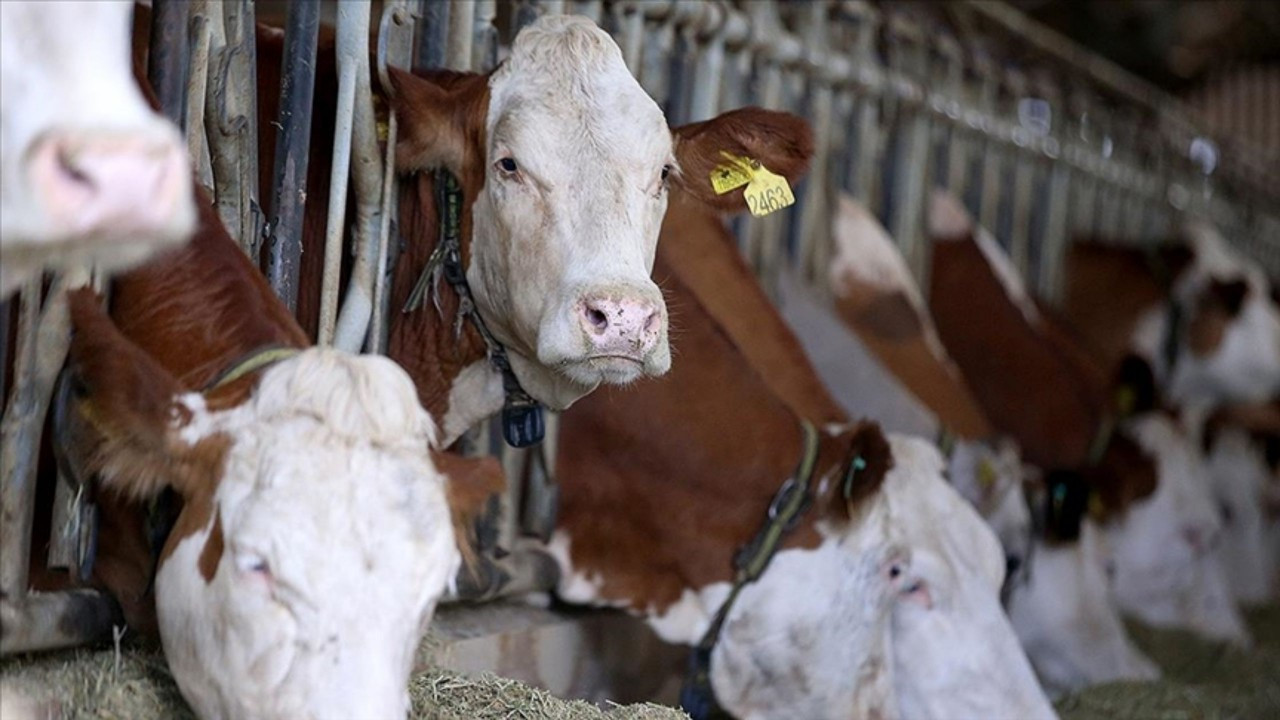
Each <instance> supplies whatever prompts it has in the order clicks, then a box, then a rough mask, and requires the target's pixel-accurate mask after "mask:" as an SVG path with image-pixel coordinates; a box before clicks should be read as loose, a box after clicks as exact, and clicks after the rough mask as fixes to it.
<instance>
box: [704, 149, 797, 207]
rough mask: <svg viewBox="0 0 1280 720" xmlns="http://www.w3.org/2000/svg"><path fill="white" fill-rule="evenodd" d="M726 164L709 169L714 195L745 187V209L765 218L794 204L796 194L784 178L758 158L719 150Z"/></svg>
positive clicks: (743, 192)
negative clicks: (754, 158) (762, 163)
mask: <svg viewBox="0 0 1280 720" xmlns="http://www.w3.org/2000/svg"><path fill="white" fill-rule="evenodd" d="M720 154H721V155H722V156H723V157H724V158H725V160H727V161H728V162H727V163H723V164H720V165H717V166H716V169H715V170H712V171H711V187H712V188H714V189H715V191H716V194H717V195H723V194H725V193H727V192H729V191H730V190H735V189H737V188H740V187H742V186H743V185H746V186H747V189H746V190H743V191H742V196H743V197H744V198H745V199H746V201H747V209H748V210H750V211H751V214H752V215H755V216H756V217H764V216H765V215H768V214H769V213H772V212H777V211H778V210H781V209H782V208H784V207H789V206H791V205H794V204H795V202H796V196H795V195H793V194H792V192H791V185H789V184H788V183H787V179H786V178H784V177H782V176H781V175H777V174H775V173H773V172H770V171H769V168H766V167H765V166H764V165H761V164H760V162H759V161H757V160H749V159H747V158H743V157H738V156H736V155H731V154H729V153H727V152H721V153H720Z"/></svg>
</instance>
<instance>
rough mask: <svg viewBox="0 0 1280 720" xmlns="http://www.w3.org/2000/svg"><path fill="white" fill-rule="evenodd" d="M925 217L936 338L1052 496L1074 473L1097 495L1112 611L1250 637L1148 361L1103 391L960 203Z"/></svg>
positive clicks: (944, 201) (1097, 371)
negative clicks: (1046, 480)
mask: <svg viewBox="0 0 1280 720" xmlns="http://www.w3.org/2000/svg"><path fill="white" fill-rule="evenodd" d="M929 220H930V223H929V225H930V233H931V235H932V236H933V237H934V239H935V244H934V253H933V267H932V285H931V287H932V292H931V294H930V297H929V302H930V307H931V308H932V310H933V314H934V317H935V320H936V321H937V324H938V328H939V332H940V333H941V335H942V337H943V341H944V343H945V344H946V346H947V349H948V350H949V351H951V353H952V356H953V357H954V358H955V359H956V361H957V363H958V364H959V366H960V367H961V369H962V370H963V372H964V374H965V377H966V378H967V379H968V380H969V381H970V386H971V387H973V388H974V390H975V392H976V393H977V395H978V398H979V401H980V402H981V403H982V404H983V406H984V408H986V409H987V411H988V417H990V418H991V420H992V422H994V423H996V424H997V426H999V427H1001V429H1003V430H1005V431H1006V432H1009V433H1010V434H1011V435H1013V436H1014V437H1015V438H1016V439H1017V440H1018V442H1019V444H1020V445H1021V446H1022V448H1023V450H1024V451H1025V452H1026V453H1027V456H1028V458H1029V459H1030V460H1031V461H1032V462H1034V463H1036V464H1037V465H1040V466H1041V467H1042V468H1044V469H1045V470H1046V471H1047V472H1049V473H1050V475H1051V476H1053V477H1056V478H1059V479H1061V480H1062V483H1061V485H1062V487H1063V490H1062V491H1057V490H1053V491H1051V495H1052V494H1053V493H1060V492H1065V491H1066V490H1067V486H1068V485H1070V484H1071V483H1073V482H1079V481H1081V480H1083V482H1084V483H1085V485H1086V486H1087V487H1089V489H1090V490H1089V492H1091V493H1096V500H1095V501H1093V502H1094V509H1095V511H1096V512H1094V513H1093V517H1094V519H1095V520H1096V521H1098V522H1102V523H1103V524H1104V527H1105V528H1106V530H1107V537H1108V540H1109V545H1110V547H1111V556H1110V557H1111V561H1112V562H1114V563H1115V565H1116V567H1117V572H1116V577H1115V587H1114V589H1113V595H1114V597H1115V598H1116V600H1117V602H1118V603H1119V605H1120V606H1121V609H1123V610H1125V611H1127V612H1131V613H1134V614H1137V615H1138V616H1139V617H1142V618H1144V619H1146V620H1148V621H1149V622H1156V623H1160V624H1177V625H1180V626H1184V627H1189V628H1192V629H1195V630H1197V631H1199V632H1202V633H1204V634H1206V635H1209V636H1211V637H1216V638H1225V639H1230V640H1233V641H1236V642H1239V643H1247V641H1248V639H1247V637H1248V636H1247V631H1246V630H1245V628H1244V625H1243V621H1242V619H1241V618H1240V615H1239V612H1238V610H1237V608H1235V606H1234V605H1233V604H1232V603H1230V602H1224V598H1226V597H1227V596H1228V592H1227V591H1226V588H1225V580H1224V579H1223V577H1222V573H1221V568H1220V567H1219V566H1218V565H1217V564H1216V562H1213V559H1212V556H1211V553H1210V548H1211V546H1212V544H1213V542H1214V540H1215V538H1216V536H1217V533H1218V531H1219V529H1220V524H1219V522H1218V520H1217V517H1216V514H1215V513H1213V512H1212V503H1211V501H1210V500H1209V498H1208V494H1207V492H1206V489H1205V485H1204V477H1203V473H1204V468H1203V466H1202V464H1201V463H1200V462H1199V457H1198V455H1197V454H1196V453H1194V452H1188V450H1187V446H1188V444H1189V441H1188V438H1187V437H1186V435H1185V433H1183V432H1182V430H1181V429H1180V428H1179V427H1178V425H1177V423H1176V422H1175V420H1174V419H1173V418H1171V417H1169V416H1168V415H1166V414H1165V413H1163V412H1161V411H1160V409H1159V408H1158V407H1157V398H1156V391H1155V388H1154V379H1153V377H1152V373H1151V368H1150V366H1149V364H1147V363H1146V362H1144V361H1142V360H1141V359H1140V358H1136V357H1132V358H1130V359H1129V362H1123V363H1122V364H1121V368H1120V370H1119V374H1118V375H1117V378H1116V381H1115V383H1116V385H1115V387H1116V388H1118V389H1113V387H1112V383H1111V382H1110V381H1109V379H1108V378H1107V374H1106V372H1105V371H1104V370H1103V369H1102V367H1101V365H1100V364H1099V363H1098V362H1097V361H1096V360H1095V359H1094V358H1093V357H1092V356H1091V355H1090V354H1089V352H1088V351H1087V350H1085V349H1084V348H1083V347H1081V345H1080V343H1079V342H1078V341H1077V340H1076V339H1075V338H1074V337H1072V334H1071V329H1070V328H1069V327H1068V326H1067V325H1066V324H1065V323H1064V322H1063V321H1062V320H1061V319H1060V318H1057V317H1056V316H1055V315H1054V314H1053V313H1051V312H1050V311H1048V310H1047V309H1046V308H1044V307H1042V306H1041V305H1040V304H1038V303H1037V302H1036V301H1035V299H1034V298H1033V297H1032V296H1031V295H1030V293H1028V292H1027V290H1026V288H1025V287H1024V286H1023V285H1022V282H1021V278H1020V277H1019V275H1018V272H1017V270H1016V268H1014V266H1013V263H1012V262H1011V261H1010V259H1009V258H1008V256H1007V255H1006V254H1005V253H1004V251H1003V250H1002V249H1001V248H1000V246H999V244H998V243H997V242H996V240H995V239H994V238H993V237H991V236H990V235H989V234H988V233H987V232H986V231H985V230H983V229H982V228H979V227H977V226H976V225H975V224H974V223H973V222H972V220H971V218H969V216H968V214H967V213H966V212H965V211H964V209H963V208H962V207H961V206H960V204H959V202H958V201H957V200H955V199H954V198H952V197H951V196H948V195H946V194H944V193H942V192H938V193H936V194H935V195H934V197H933V201H932V205H931V208H930V218H929ZM975 317H980V318H982V319H983V320H982V322H974V321H973V318H975ZM1109 396H1111V397H1109ZM1117 418H1118V419H1117ZM1156 598H1158V601H1157V600H1156Z"/></svg>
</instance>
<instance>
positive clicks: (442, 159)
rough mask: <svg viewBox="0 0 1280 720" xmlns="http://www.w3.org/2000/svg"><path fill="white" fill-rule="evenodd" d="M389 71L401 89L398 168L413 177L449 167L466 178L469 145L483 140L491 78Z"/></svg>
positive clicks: (395, 103)
mask: <svg viewBox="0 0 1280 720" xmlns="http://www.w3.org/2000/svg"><path fill="white" fill-rule="evenodd" d="M388 70H389V71H390V73H391V84H392V86H394V88H395V94H394V96H393V97H392V98H391V107H392V108H393V109H394V110H395V114H396V123H397V131H396V133H397V138H396V170H397V171H399V172H401V173H406V174H407V173H413V172H417V171H419V170H430V169H433V168H445V169H447V170H449V171H450V172H452V173H454V174H455V175H458V176H461V175H462V174H463V168H464V165H465V163H466V158H467V151H468V146H469V145H470V144H472V142H473V141H475V140H479V139H480V138H482V137H483V133H484V121H485V108H484V102H485V101H486V99H487V97H488V87H489V84H488V76H487V75H480V74H477V73H460V72H452V71H447V70H439V71H432V72H430V73H426V74H424V75H422V76H419V75H414V74H413V73H410V72H406V71H404V70H400V69H398V68H388Z"/></svg>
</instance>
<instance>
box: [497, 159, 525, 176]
mask: <svg viewBox="0 0 1280 720" xmlns="http://www.w3.org/2000/svg"><path fill="white" fill-rule="evenodd" d="M498 169H499V170H501V171H502V172H504V173H507V174H508V175H514V174H515V173H516V171H518V170H519V169H520V167H519V166H518V165H516V161H515V160H514V159H512V158H509V157H504V158H502V159H501V160H499V161H498Z"/></svg>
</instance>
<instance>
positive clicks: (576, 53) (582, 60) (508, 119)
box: [486, 16, 672, 172]
mask: <svg viewBox="0 0 1280 720" xmlns="http://www.w3.org/2000/svg"><path fill="white" fill-rule="evenodd" d="M486 129H487V130H488V131H489V133H488V136H489V138H490V143H491V147H494V146H496V145H512V146H516V147H515V148H514V149H516V150H518V151H520V152H522V153H529V152H534V153H537V152H539V151H542V152H543V153H544V154H546V155H547V156H549V157H551V158H557V157H564V155H563V152H562V150H563V148H564V147H565V146H566V145H568V146H573V147H575V148H578V149H579V150H578V153H577V154H582V153H584V152H586V153H590V154H594V155H596V156H597V157H618V156H622V157H624V158H629V159H634V160H636V161H647V162H662V161H663V160H665V159H666V156H669V155H670V153H671V143H672V140H671V133H670V131H669V130H668V129H667V126H666V121H665V119H664V118H663V115H662V111H661V109H659V108H658V105H657V103H655V102H654V101H653V99H652V98H650V97H649V96H648V94H646V93H645V91H644V89H643V88H641V87H640V84H639V83H638V82H636V80H635V78H634V77H632V75H631V73H630V71H629V70H628V69H627V67H626V64H625V63H624V62H623V60H622V54H621V52H620V51H619V50H618V46H617V45H616V44H615V43H614V42H613V39H612V38H610V37H609V36H608V34H607V33H605V32H604V31H603V30H601V29H600V28H598V27H596V26H595V25H594V24H593V23H591V22H590V21H588V20H586V19H585V18H571V17H569V18H566V17H563V16H556V17H547V18H543V20H541V21H539V22H538V23H535V24H534V25H532V26H530V27H529V28H526V29H525V30H524V31H523V32H522V33H521V34H520V36H519V37H517V39H516V42H515V44H514V46H513V48H512V53H511V56H510V57H509V58H508V59H507V61H506V62H505V63H504V64H503V65H502V67H500V68H499V69H498V70H497V71H496V72H495V73H494V75H493V77H492V78H491V79H490V82H489V111H488V118H487V127H486ZM548 165H552V163H548ZM605 170H607V168H600V171H601V172H604V171H605Z"/></svg>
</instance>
